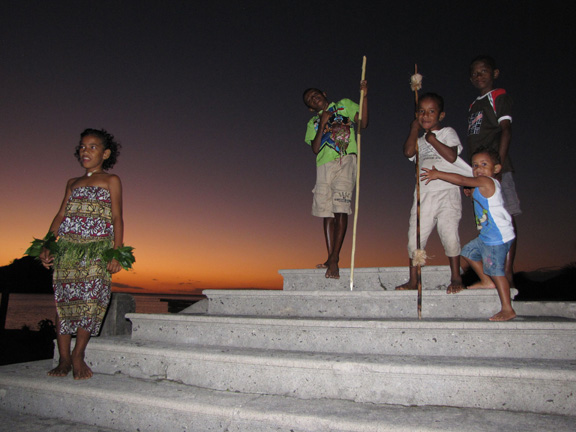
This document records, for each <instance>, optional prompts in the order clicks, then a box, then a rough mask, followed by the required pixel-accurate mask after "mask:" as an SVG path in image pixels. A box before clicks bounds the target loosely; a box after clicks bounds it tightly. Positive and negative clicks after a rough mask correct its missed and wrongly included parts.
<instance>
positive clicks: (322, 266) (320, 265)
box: [316, 263, 328, 269]
mask: <svg viewBox="0 0 576 432" xmlns="http://www.w3.org/2000/svg"><path fill="white" fill-rule="evenodd" d="M316 268H317V269H325V268H328V265H326V263H323V264H316Z"/></svg>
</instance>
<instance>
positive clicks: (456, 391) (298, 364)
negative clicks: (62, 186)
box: [86, 337, 576, 415]
mask: <svg viewBox="0 0 576 432" xmlns="http://www.w3.org/2000/svg"><path fill="white" fill-rule="evenodd" d="M86 358H87V361H88V363H89V365H90V367H91V368H92V370H94V371H95V372H99V373H106V374H110V375H114V374H125V375H128V376H131V377H134V378H146V379H162V380H169V381H174V382H179V383H183V384H188V385H191V386H197V387H202V388H208V389H212V390H222V391H230V392H239V393H255V394H264V395H266V394H268V395H279V396H290V397H296V398H299V399H342V400H351V401H354V402H362V403H374V404H399V405H407V406H410V405H418V406H424V405H439V406H452V407H462V408H483V409H506V410H511V411H526V412H533V413H542V414H562V415H570V414H572V413H575V412H576V360H536V359H501V358H466V357H437V356H435V357H414V356H383V355H375V354H372V355H357V354H318V353H314V352H294V351H291V352H290V351H277V350H258V349H246V348H230V347H215V346H197V345H182V344H169V343H165V342H148V343H146V344H145V345H142V343H140V342H136V341H132V340H130V339H128V338H126V337H121V338H113V339H112V338H106V339H97V340H94V341H93V342H92V343H91V345H90V346H89V350H88V353H87V357H86Z"/></svg>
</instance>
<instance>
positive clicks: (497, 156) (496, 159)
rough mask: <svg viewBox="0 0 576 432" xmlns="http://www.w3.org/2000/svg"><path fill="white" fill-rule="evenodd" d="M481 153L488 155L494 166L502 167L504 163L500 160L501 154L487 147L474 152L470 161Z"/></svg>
mask: <svg viewBox="0 0 576 432" xmlns="http://www.w3.org/2000/svg"><path fill="white" fill-rule="evenodd" d="M480 153H486V154H487V155H488V156H489V157H490V160H491V161H492V163H493V164H494V165H502V161H501V160H500V153H498V152H497V151H496V150H494V149H492V148H489V147H485V146H481V147H478V148H477V149H476V150H474V152H473V153H472V154H471V155H470V159H472V158H473V157H474V156H476V155H477V154H480Z"/></svg>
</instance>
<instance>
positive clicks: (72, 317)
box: [40, 129, 124, 379]
mask: <svg viewBox="0 0 576 432" xmlns="http://www.w3.org/2000/svg"><path fill="white" fill-rule="evenodd" d="M119 150H120V144H119V143H117V142H116V141H114V136H113V135H111V134H109V133H108V132H106V131H105V130H104V129H102V130H96V129H86V130H85V131H84V132H82V134H81V135H80V143H79V144H78V146H77V147H76V153H75V156H76V158H77V159H78V161H79V162H80V164H81V165H82V167H83V168H84V169H85V173H84V175H82V176H81V177H75V178H72V179H70V180H68V183H67V185H66V193H65V195H64V200H63V201H62V205H61V206H60V210H59V211H58V213H57V214H56V217H55V218H54V220H53V221H52V225H50V232H52V233H54V234H55V235H56V236H58V253H57V255H56V256H53V255H52V254H51V253H50V251H49V250H48V249H43V251H42V253H41V254H40V260H41V261H42V264H43V265H44V267H46V268H49V267H54V276H53V288H54V296H55V300H56V309H57V311H58V336H57V342H58V352H59V354H60V360H59V363H58V366H57V367H55V368H54V369H52V370H50V371H49V372H48V375H50V376H56V377H63V376H66V375H68V373H69V372H70V371H71V370H72V372H73V375H74V379H88V378H90V377H92V370H91V369H90V368H89V367H88V365H87V364H86V363H85V361H84V354H85V351H86V346H87V345H88V342H89V340H90V337H91V336H97V335H98V333H99V332H100V327H101V324H102V320H103V318H104V314H105V313H106V309H107V307H108V303H109V302H110V282H111V274H113V273H117V272H118V271H120V270H121V269H122V266H121V265H120V263H119V262H118V261H117V260H116V259H112V260H110V261H109V262H106V261H104V260H103V259H102V253H103V252H104V251H105V250H107V249H110V248H114V249H116V248H119V247H121V246H122V245H123V237H124V235H123V234H124V222H123V220H122V184H121V182H120V178H119V177H118V176H116V175H114V174H108V173H107V172H106V170H108V169H110V168H112V167H113V166H114V164H115V163H116V160H117V157H118V155H119ZM72 335H76V344H75V346H74V349H73V350H72V351H70V348H71V340H72Z"/></svg>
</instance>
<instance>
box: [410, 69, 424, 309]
mask: <svg viewBox="0 0 576 432" xmlns="http://www.w3.org/2000/svg"><path fill="white" fill-rule="evenodd" d="M414 75H415V76H417V75H418V65H417V64H415V65H414ZM419 87H420V86H418V85H417V86H415V87H414V105H415V110H414V112H415V113H416V114H415V115H418V114H417V113H418V90H419ZM416 250H417V251H418V253H420V154H419V151H418V141H416ZM413 258H414V257H413ZM417 261H418V262H417V263H416V284H417V287H418V319H422V267H421V263H420V259H418V260H417ZM412 265H414V264H412Z"/></svg>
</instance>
